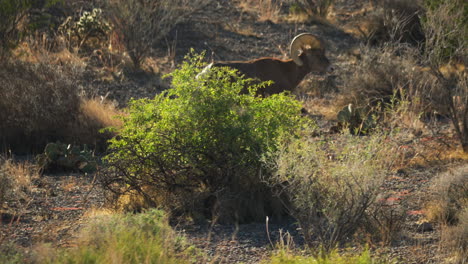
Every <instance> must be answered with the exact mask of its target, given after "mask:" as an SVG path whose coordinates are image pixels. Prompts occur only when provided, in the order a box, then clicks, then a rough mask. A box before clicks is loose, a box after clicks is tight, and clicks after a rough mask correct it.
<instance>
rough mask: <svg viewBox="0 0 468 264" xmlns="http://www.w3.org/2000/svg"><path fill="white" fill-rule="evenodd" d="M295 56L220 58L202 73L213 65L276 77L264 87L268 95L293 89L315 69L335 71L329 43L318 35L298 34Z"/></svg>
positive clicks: (293, 44) (263, 92)
mask: <svg viewBox="0 0 468 264" xmlns="http://www.w3.org/2000/svg"><path fill="white" fill-rule="evenodd" d="M289 49H290V56H291V58H292V59H289V60H280V59H276V58H260V59H256V60H250V61H227V62H216V63H212V64H210V65H208V66H207V67H206V68H205V69H204V70H203V71H202V72H201V73H200V74H205V73H207V72H208V71H209V69H210V68H211V67H213V66H214V67H231V68H234V69H237V70H238V71H239V72H240V73H241V74H244V75H245V77H248V78H253V79H258V80H260V81H270V80H271V81H273V84H272V85H270V86H267V87H266V88H264V89H261V90H259V91H258V92H257V94H258V95H262V96H267V95H271V94H276V93H281V92H283V91H291V92H292V91H293V90H294V88H296V86H297V85H298V84H299V83H300V82H301V81H302V80H303V79H304V77H305V76H306V75H307V74H308V73H311V72H316V73H320V74H323V73H325V72H331V71H333V68H332V67H331V66H330V61H329V60H328V58H327V57H326V56H325V45H324V43H323V42H322V41H321V40H320V39H319V38H318V37H316V36H314V35H312V34H309V33H303V34H300V35H298V36H296V37H295V38H294V39H293V40H292V42H291V45H290V48H289Z"/></svg>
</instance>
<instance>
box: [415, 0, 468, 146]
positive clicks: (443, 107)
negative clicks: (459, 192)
mask: <svg viewBox="0 0 468 264" xmlns="http://www.w3.org/2000/svg"><path fill="white" fill-rule="evenodd" d="M426 4H427V6H428V7H427V11H426V14H425V17H424V24H423V28H424V32H425V35H426V42H425V49H424V54H423V55H422V61H423V62H424V63H425V64H426V65H428V66H429V67H430V69H431V72H432V73H433V75H434V76H436V78H437V82H436V83H435V85H433V86H431V87H428V89H426V90H424V91H423V92H424V93H426V94H428V97H429V98H430V100H431V101H432V103H433V104H434V105H436V106H437V107H438V109H439V111H441V112H443V113H448V116H449V117H450V119H451V120H452V123H453V125H454V127H455V131H456V133H457V135H458V138H459V139H460V143H461V145H462V148H463V150H464V151H465V152H468V82H467V78H466V74H467V73H466V70H465V67H466V65H467V64H468V56H467V54H468V38H467V37H466V36H467V35H468V4H467V3H466V1H458V0H450V1H435V0H434V1H426ZM447 63H448V64H449V65H453V64H460V65H462V66H463V67H462V68H463V69H464V70H462V71H459V72H454V73H453V74H444V73H443V72H442V70H441V69H442V68H443V66H444V65H445V64H447Z"/></svg>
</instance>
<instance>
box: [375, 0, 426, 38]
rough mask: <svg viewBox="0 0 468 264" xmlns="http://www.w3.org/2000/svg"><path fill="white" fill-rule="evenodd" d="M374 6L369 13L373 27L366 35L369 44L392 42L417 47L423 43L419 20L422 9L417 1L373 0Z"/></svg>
mask: <svg viewBox="0 0 468 264" xmlns="http://www.w3.org/2000/svg"><path fill="white" fill-rule="evenodd" d="M374 8H375V9H374V10H373V11H372V12H371V14H370V17H371V20H372V21H373V23H372V25H373V28H372V29H371V30H370V32H369V33H370V34H369V35H368V36H367V41H368V42H369V43H370V44H372V45H381V44H384V43H386V42H393V43H407V44H411V45H414V46H417V47H419V46H420V45H422V44H423V43H424V40H425V36H424V31H423V29H422V25H421V20H420V17H421V15H422V14H423V13H424V10H423V8H422V7H421V6H420V5H419V4H418V2H417V1H408V0H396V1H395V0H378V1H374Z"/></svg>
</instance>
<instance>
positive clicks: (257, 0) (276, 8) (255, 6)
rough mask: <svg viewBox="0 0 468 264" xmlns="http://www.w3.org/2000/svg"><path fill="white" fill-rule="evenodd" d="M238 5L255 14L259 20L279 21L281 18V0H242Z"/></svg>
mask: <svg viewBox="0 0 468 264" xmlns="http://www.w3.org/2000/svg"><path fill="white" fill-rule="evenodd" d="M238 6H239V7H240V8H241V9H242V10H243V11H244V12H248V13H252V14H254V15H255V16H256V17H257V19H258V21H260V22H264V21H271V22H274V23H278V22H280V20H281V15H280V13H281V6H282V3H281V1H275V0H241V1H239V3H238Z"/></svg>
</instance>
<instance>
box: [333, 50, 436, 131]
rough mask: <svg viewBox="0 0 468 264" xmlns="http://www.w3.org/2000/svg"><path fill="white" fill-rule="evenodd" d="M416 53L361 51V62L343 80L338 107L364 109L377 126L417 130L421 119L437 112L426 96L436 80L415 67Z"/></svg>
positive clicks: (411, 51)
mask: <svg viewBox="0 0 468 264" xmlns="http://www.w3.org/2000/svg"><path fill="white" fill-rule="evenodd" d="M416 52H417V51H415V50H414V49H412V48H408V47H405V46H402V45H396V46H387V47H383V48H372V47H369V46H363V47H361V52H360V54H361V55H360V56H361V57H360V58H361V59H360V61H359V62H358V63H357V64H356V67H355V71H354V72H353V74H350V75H347V76H345V78H344V79H345V87H346V88H345V89H344V93H345V96H343V97H342V98H341V100H340V102H339V103H338V104H339V105H348V104H350V103H351V104H353V106H354V108H361V109H364V110H365V112H367V113H369V114H371V115H375V117H376V118H377V120H378V121H379V122H380V124H385V125H387V126H391V127H393V126H399V127H401V126H405V127H408V128H411V129H416V130H420V129H421V128H422V123H421V121H420V117H421V116H422V115H424V114H431V113H434V111H435V109H436V108H435V106H434V105H433V104H431V100H430V98H428V93H427V92H425V91H427V90H428V89H430V87H432V86H433V85H434V84H435V82H436V79H435V77H434V76H433V75H431V74H430V73H429V72H427V71H424V70H421V69H420V68H418V67H417V66H416V65H417V64H416V62H417V55H415V53H416Z"/></svg>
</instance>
